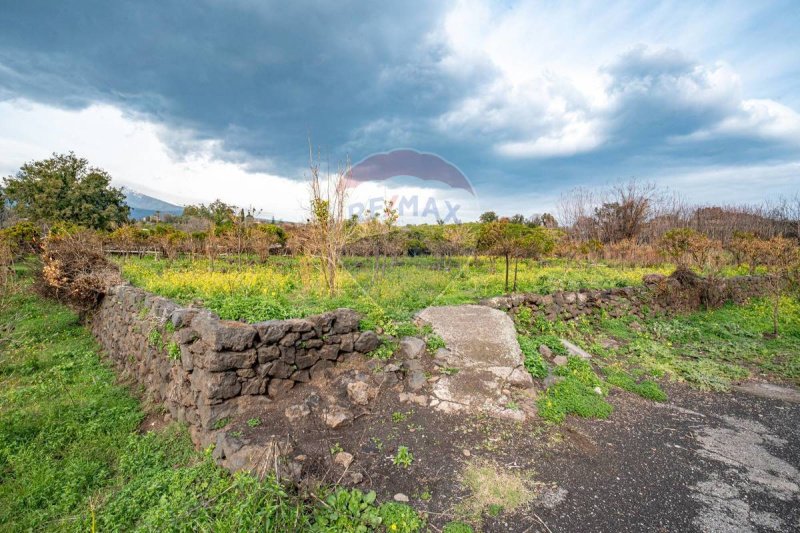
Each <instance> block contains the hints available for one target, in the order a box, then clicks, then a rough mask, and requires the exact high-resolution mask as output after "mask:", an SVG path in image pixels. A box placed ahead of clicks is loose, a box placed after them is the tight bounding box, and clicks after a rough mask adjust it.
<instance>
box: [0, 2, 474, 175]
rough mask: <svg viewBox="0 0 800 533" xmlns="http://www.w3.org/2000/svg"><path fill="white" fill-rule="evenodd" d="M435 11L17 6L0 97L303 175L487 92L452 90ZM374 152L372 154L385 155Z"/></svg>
mask: <svg viewBox="0 0 800 533" xmlns="http://www.w3.org/2000/svg"><path fill="white" fill-rule="evenodd" d="M440 10H441V7H439V8H437V7H436V6H434V5H433V4H430V3H428V2H403V3H402V4H401V3H383V2H380V3H378V2H372V3H359V4H357V5H356V4H355V3H353V4H350V3H347V2H344V3H342V2H335V3H332V2H319V3H315V4H309V3H296V2H287V3H281V4H277V5H270V6H267V5H265V4H264V3H262V2H256V1H253V2H244V1H239V2H227V3H210V2H197V1H188V2H164V1H141V2H125V3H119V2H108V1H101V2H87V1H79V2H78V1H64V2H57V3H54V2H41V1H26V2H14V3H12V5H10V6H6V7H5V8H4V10H3V11H4V12H3V14H2V15H0V17H2V19H3V20H5V21H7V22H12V21H13V23H8V24H4V25H3V26H4V31H3V32H0V65H3V66H4V68H3V69H2V70H0V86H4V87H5V90H6V93H7V94H8V95H12V94H21V95H25V96H27V97H30V98H34V99H37V100H43V101H46V102H50V103H54V104H57V105H60V106H70V107H76V106H78V107H79V106H83V105H88V104H90V103H92V102H95V101H98V100H101V101H107V102H113V103H121V104H123V105H125V106H128V107H131V108H133V109H135V110H137V111H140V112H144V113H147V114H149V115H151V116H153V117H154V118H156V119H158V120H161V121H165V122H167V123H171V124H173V125H177V126H182V127H187V128H191V129H192V130H194V131H195V132H196V133H197V134H198V135H199V136H200V137H209V138H219V139H222V140H223V141H224V143H225V149H226V150H230V151H233V152H238V153H244V154H246V157H247V158H248V159H249V160H251V162H252V161H258V160H269V161H277V162H279V165H284V168H283V169H280V168H278V169H274V168H273V169H272V170H286V168H292V167H293V166H294V165H297V164H301V163H302V162H303V161H304V158H305V157H306V156H305V154H306V153H307V146H306V143H307V137H308V136H309V135H311V136H312V139H313V140H316V141H319V142H320V143H324V144H325V145H326V146H327V148H328V149H336V148H337V147H339V146H340V145H342V144H343V143H345V142H346V141H348V140H349V139H350V136H351V133H352V132H356V131H357V130H358V129H359V128H361V127H363V126H364V125H366V124H368V123H370V122H371V121H372V120H374V119H376V118H378V117H384V116H387V115H389V114H391V113H394V114H397V115H400V116H402V117H403V118H404V120H409V121H412V122H414V121H421V120H423V119H424V118H425V117H429V116H431V115H435V114H437V113H439V112H441V111H442V109H443V106H444V105H446V103H447V102H448V101H449V100H450V99H451V98H452V97H453V96H454V94H456V93H458V92H459V91H462V90H463V88H464V87H465V86H466V84H467V83H469V84H470V85H475V80H474V79H472V80H466V79H463V80H458V79H454V78H452V77H445V76H443V75H442V74H441V73H440V72H439V70H438V69H437V67H436V64H437V62H438V61H439V54H440V53H441V46H440V45H439V44H438V43H437V42H436V35H435V34H434V30H435V29H436V25H437V23H438V21H439V15H440ZM381 141H382V139H379V138H377V139H376V138H372V139H369V142H367V143H365V142H364V140H362V145H365V144H373V145H374V147H373V146H362V149H371V150H374V149H378V148H383V147H384V146H383V144H382V143H381Z"/></svg>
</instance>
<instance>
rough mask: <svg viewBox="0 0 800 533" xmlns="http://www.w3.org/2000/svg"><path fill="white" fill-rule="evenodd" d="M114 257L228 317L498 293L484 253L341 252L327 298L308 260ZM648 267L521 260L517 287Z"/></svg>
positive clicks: (624, 277)
mask: <svg viewBox="0 0 800 533" xmlns="http://www.w3.org/2000/svg"><path fill="white" fill-rule="evenodd" d="M119 262H120V265H121V267H122V273H123V276H125V277H126V278H127V279H128V280H130V281H131V282H132V283H134V284H135V285H138V286H140V287H143V288H145V289H147V290H149V291H151V292H154V293H157V294H159V295H161V296H166V297H168V298H172V299H175V300H177V301H179V302H182V303H187V302H190V301H192V300H195V299H199V300H202V301H203V303H204V305H205V306H206V307H208V308H210V309H212V310H213V311H215V312H216V313H218V314H219V315H220V316H221V317H223V318H228V319H232V320H239V319H244V320H248V321H258V320H267V319H272V318H289V317H299V316H308V315H311V314H315V313H320V312H323V311H328V310H331V309H335V308H337V307H351V308H354V309H357V310H359V311H362V312H363V313H365V314H367V315H370V316H371V315H374V314H378V315H379V316H382V317H384V318H389V319H392V320H399V321H407V320H409V319H410V318H411V317H412V315H413V314H414V313H415V312H416V311H418V310H420V309H423V308H425V307H428V306H430V305H446V304H458V303H472V302H475V301H478V300H480V299H482V298H487V297H491V296H496V295H499V294H502V293H503V292H504V290H503V274H504V272H503V267H502V264H501V262H500V261H494V260H491V259H489V258H480V260H479V261H478V262H474V261H473V260H472V259H471V258H462V259H459V261H458V263H457V264H458V266H457V267H455V268H448V269H444V268H442V265H441V262H440V261H439V260H438V259H436V258H433V257H414V258H412V257H405V258H400V259H398V261H397V263H396V264H395V265H393V266H391V267H389V268H388V269H386V272H385V273H384V274H382V275H381V274H378V275H375V274H374V273H373V271H372V262H371V260H370V259H368V258H353V257H347V258H345V259H344V268H343V269H342V272H341V274H340V283H341V291H340V294H339V295H338V296H336V297H333V298H331V297H329V296H327V295H326V294H325V293H324V291H323V290H322V289H323V286H324V285H323V284H322V283H321V282H320V280H319V272H318V271H317V270H316V268H315V266H314V264H313V263H308V262H305V261H303V260H301V259H297V258H292V257H282V256H281V257H271V258H270V259H269V261H268V262H267V263H266V264H255V263H253V264H246V265H244V267H243V268H242V269H241V270H239V269H238V268H237V265H236V261H235V259H233V258H231V259H228V260H217V261H216V262H215V264H214V270H213V272H212V271H211V266H210V264H209V263H208V261H206V260H195V261H192V260H190V259H188V258H182V259H178V260H174V261H167V260H159V259H153V258H129V259H120V260H119ZM654 271H655V272H662V273H668V272H669V269H668V268H667V267H661V268H621V267H613V266H608V265H602V264H590V263H577V262H574V261H561V260H558V261H548V262H547V263H545V264H539V263H537V262H535V261H521V262H520V265H519V272H518V290H519V291H520V292H538V293H543V294H544V293H549V292H553V291H556V290H577V289H579V288H582V287H592V288H610V287H623V286H629V285H637V284H640V283H641V279H642V276H643V275H644V274H647V273H651V272H654ZM378 325H380V324H378Z"/></svg>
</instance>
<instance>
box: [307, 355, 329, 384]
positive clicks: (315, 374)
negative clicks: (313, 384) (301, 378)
mask: <svg viewBox="0 0 800 533" xmlns="http://www.w3.org/2000/svg"><path fill="white" fill-rule="evenodd" d="M330 368H333V362H332V361H328V360H327V359H322V360H320V361H318V362H317V363H316V364H315V365H314V366H312V367H311V370H310V371H309V375H310V376H311V380H312V381H318V380H320V379H325V378H326V376H327V372H326V371H327V370H328V369H330Z"/></svg>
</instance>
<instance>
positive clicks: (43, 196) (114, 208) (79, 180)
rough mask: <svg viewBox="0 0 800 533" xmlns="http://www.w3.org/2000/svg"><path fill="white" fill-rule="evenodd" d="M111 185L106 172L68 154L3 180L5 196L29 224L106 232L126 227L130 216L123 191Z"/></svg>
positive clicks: (26, 167)
mask: <svg viewBox="0 0 800 533" xmlns="http://www.w3.org/2000/svg"><path fill="white" fill-rule="evenodd" d="M110 184H111V176H109V174H108V173H107V172H106V171H105V170H102V169H99V168H94V167H90V166H89V162H88V161H87V160H86V159H83V158H79V157H77V156H76V155H75V154H74V153H72V152H70V153H68V154H53V157H51V158H49V159H44V160H41V161H32V162H30V163H26V164H24V165H22V168H20V170H19V172H17V174H16V176H13V177H12V176H9V177H8V178H6V179H5V192H4V195H5V199H6V200H7V201H8V202H9V204H10V205H11V206H12V208H13V210H14V212H15V215H16V216H17V217H19V218H23V219H26V220H28V221H31V222H43V223H47V224H54V223H72V224H77V225H79V226H82V227H84V228H91V229H100V230H109V229H113V228H114V227H117V226H120V225H122V224H124V223H126V222H127V220H128V215H129V212H130V210H129V208H128V206H127V205H126V204H125V196H124V195H123V194H122V191H121V190H120V189H116V188H114V187H111V186H110Z"/></svg>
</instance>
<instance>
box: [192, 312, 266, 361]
mask: <svg viewBox="0 0 800 533" xmlns="http://www.w3.org/2000/svg"><path fill="white" fill-rule="evenodd" d="M191 325H192V329H194V330H195V331H197V333H198V334H199V335H200V337H201V338H202V339H203V340H204V341H205V342H207V343H208V344H209V346H211V347H212V348H213V349H214V350H216V351H224V350H230V351H234V352H239V351H242V350H246V349H247V348H250V347H251V346H253V343H254V341H255V338H256V335H257V332H256V328H254V327H253V326H251V325H250V324H245V323H243V322H234V321H232V320H219V319H218V318H217V317H216V315H214V314H212V313H210V312H205V311H204V312H199V313H197V315H196V316H195V317H194V318H193V319H192V323H191Z"/></svg>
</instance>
